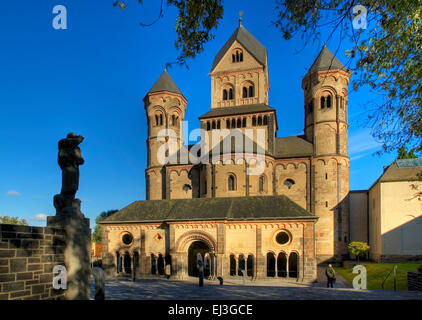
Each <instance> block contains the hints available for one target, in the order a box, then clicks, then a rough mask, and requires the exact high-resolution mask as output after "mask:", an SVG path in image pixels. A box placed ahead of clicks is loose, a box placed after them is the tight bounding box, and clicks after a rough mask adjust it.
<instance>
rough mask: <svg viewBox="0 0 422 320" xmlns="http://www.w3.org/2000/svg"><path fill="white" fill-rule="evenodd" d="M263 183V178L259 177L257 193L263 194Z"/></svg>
mask: <svg viewBox="0 0 422 320" xmlns="http://www.w3.org/2000/svg"><path fill="white" fill-rule="evenodd" d="M264 182H265V177H264V176H260V177H259V192H264Z"/></svg>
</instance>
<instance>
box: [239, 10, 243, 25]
mask: <svg viewBox="0 0 422 320" xmlns="http://www.w3.org/2000/svg"><path fill="white" fill-rule="evenodd" d="M242 16H243V11H240V12H239V26H241V25H242V21H243V19H242Z"/></svg>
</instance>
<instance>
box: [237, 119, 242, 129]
mask: <svg viewBox="0 0 422 320" xmlns="http://www.w3.org/2000/svg"><path fill="white" fill-rule="evenodd" d="M241 127H242V120H240V118H239V119H237V124H236V128H241Z"/></svg>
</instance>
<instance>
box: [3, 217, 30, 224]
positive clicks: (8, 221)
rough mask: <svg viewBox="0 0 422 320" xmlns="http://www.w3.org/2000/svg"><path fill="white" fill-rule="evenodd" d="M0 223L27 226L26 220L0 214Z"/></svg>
mask: <svg viewBox="0 0 422 320" xmlns="http://www.w3.org/2000/svg"><path fill="white" fill-rule="evenodd" d="M0 224H18V225H22V226H27V225H28V222H26V220H25V219H19V218H18V217H8V216H0Z"/></svg>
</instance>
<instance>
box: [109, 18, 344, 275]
mask: <svg viewBox="0 0 422 320" xmlns="http://www.w3.org/2000/svg"><path fill="white" fill-rule="evenodd" d="M268 68H269V66H268V58H267V50H266V48H265V47H264V46H263V45H262V44H261V43H260V42H259V41H258V40H257V39H255V38H254V36H253V35H251V34H250V33H249V32H248V31H247V30H246V28H245V27H244V26H243V25H242V24H241V23H240V24H239V27H238V28H237V29H236V30H235V31H234V33H233V34H232V35H231V37H230V38H229V39H228V40H227V42H226V43H225V44H224V46H223V47H222V48H221V50H220V51H219V52H218V53H217V55H216V56H215V59H214V62H213V64H212V67H211V72H210V75H211V110H210V111H209V112H207V113H205V114H203V115H201V116H200V117H199V120H200V128H201V129H202V133H201V142H203V141H202V140H204V139H205V140H207V141H208V142H207V143H206V144H204V145H205V147H202V148H201V149H200V151H198V152H196V151H195V152H194V154H195V155H197V156H198V157H199V158H201V161H199V162H198V161H192V159H191V158H188V160H187V161H182V158H183V156H182V153H183V151H192V150H196V149H194V148H195V146H185V144H184V141H183V132H182V130H183V125H182V122H183V120H184V118H185V112H186V110H187V99H186V97H185V96H184V95H183V93H182V92H181V91H180V90H179V88H178V87H177V85H176V84H175V82H174V81H173V80H172V79H171V77H170V75H169V74H168V73H167V71H164V72H163V74H162V75H161V76H160V78H159V79H158V80H157V82H156V83H155V84H154V85H153V86H152V88H151V90H150V91H149V92H148V93H147V94H146V96H145V98H144V100H143V101H144V105H145V111H146V116H147V120H148V139H147V141H146V146H147V154H148V156H147V157H148V161H147V163H148V164H147V168H146V170H145V181H146V201H136V202H134V203H132V204H130V205H128V206H127V207H125V208H123V209H122V210H120V211H118V212H117V213H115V214H114V215H112V216H110V217H109V218H107V219H106V220H104V221H102V222H101V226H102V230H103V234H102V237H103V248H102V253H103V266H104V269H105V270H106V273H107V274H108V275H111V276H114V275H117V274H120V273H123V274H125V273H130V272H131V270H132V269H133V268H135V270H136V272H137V274H139V275H142V276H147V275H151V276H156V275H163V274H164V270H165V266H166V265H167V264H170V265H171V274H172V277H173V278H176V279H184V278H187V277H189V276H196V275H197V274H198V270H197V267H196V259H197V255H198V253H200V254H201V256H202V257H203V259H204V260H205V262H206V268H205V275H206V276H207V277H210V278H216V277H219V276H221V277H223V278H225V279H226V278H229V277H241V276H242V275H243V274H245V275H246V276H247V277H249V278H251V279H268V280H274V279H279V280H283V279H286V280H290V281H291V280H292V279H293V280H296V281H305V282H307V281H313V280H315V279H316V274H317V264H318V263H321V262H327V261H334V260H341V259H342V257H343V256H344V255H347V247H346V245H347V243H348V242H349V238H348V237H349V205H348V201H346V200H347V196H348V193H349V157H348V146H347V141H348V138H347V135H348V123H347V106H348V83H349V77H350V75H351V74H350V72H349V71H348V70H347V69H346V68H345V67H344V65H343V64H342V63H341V62H340V61H339V60H338V59H337V58H336V57H335V56H334V55H333V54H332V53H331V52H330V50H329V49H328V48H327V47H325V46H324V47H323V48H322V50H321V52H320V53H319V55H318V56H317V58H316V60H315V61H314V63H313V64H312V65H311V67H310V68H309V71H308V72H307V74H306V75H305V76H304V78H303V80H302V89H303V92H304V104H303V108H304V135H302V136H292V137H277V129H278V125H277V117H276V112H277V110H276V108H274V107H270V106H269V102H268V91H269V89H270V84H269V77H268ZM235 133H236V134H235ZM239 133H240V134H239ZM239 136H240V142H242V143H243V144H241V145H242V147H241V148H240V149H239V148H237V146H236V147H235V146H233V141H234V144H236V145H237V143H238V137H239ZM262 136H264V139H260V138H259V137H262ZM232 137H234V138H232ZM248 140H249V142H251V145H252V146H253V150H251V149H246V148H245V147H244V145H246V144H247V141H248ZM250 140H251V141H250ZM226 141H229V142H230V143H232V144H231V145H230V147H229V148H225V147H224V146H223V145H224V143H225V142H226ZM169 142H172V145H173V146H176V147H175V148H173V149H172V148H170V147H168V148H167V149H165V148H164V149H163V145H165V144H166V143H169ZM216 148H218V151H217V152H215V150H216ZM258 149H259V150H261V151H262V152H261V157H260V158H259V159H258V161H256V159H254V158H253V157H251V156H252V155H253V154H254V153H257V150H258ZM162 150H165V152H164V155H165V157H167V158H168V157H170V156H172V155H173V156H174V159H176V161H173V162H167V163H163V161H161V159H160V154H161V156H162V155H163V152H162ZM204 160H209V161H208V162H207V161H204ZM254 160H255V161H254ZM258 166H261V170H256V172H258V171H259V173H258V174H257V173H256V172H252V171H253V170H252V168H257V167H258ZM251 172H252V173H253V174H251Z"/></svg>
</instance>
